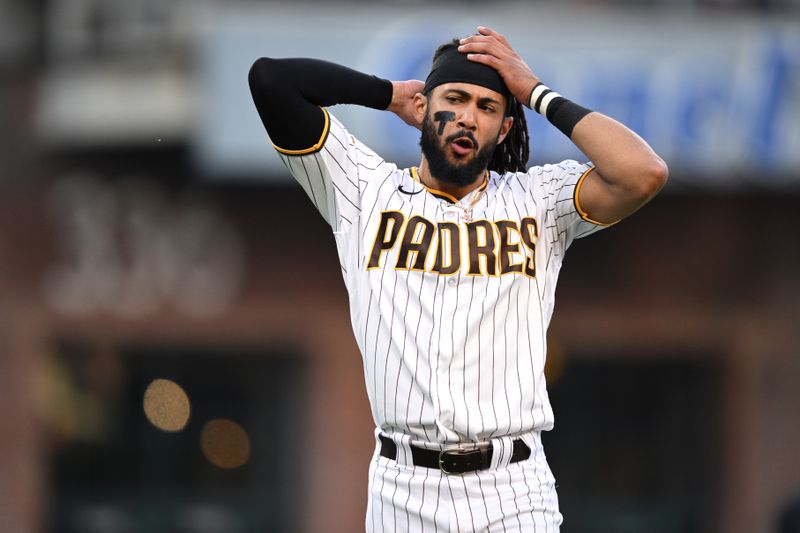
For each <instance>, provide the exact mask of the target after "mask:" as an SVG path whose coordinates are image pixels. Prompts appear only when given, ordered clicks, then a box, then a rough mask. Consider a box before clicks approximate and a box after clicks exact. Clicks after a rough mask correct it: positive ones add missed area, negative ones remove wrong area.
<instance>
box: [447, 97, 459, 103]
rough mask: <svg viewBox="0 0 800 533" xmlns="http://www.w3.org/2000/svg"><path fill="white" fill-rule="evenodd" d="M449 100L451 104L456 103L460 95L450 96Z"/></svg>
mask: <svg viewBox="0 0 800 533" xmlns="http://www.w3.org/2000/svg"><path fill="white" fill-rule="evenodd" d="M447 101H448V102H450V103H451V104H454V103H456V102H458V97H457V96H448V97H447Z"/></svg>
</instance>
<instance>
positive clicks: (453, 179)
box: [419, 113, 500, 187]
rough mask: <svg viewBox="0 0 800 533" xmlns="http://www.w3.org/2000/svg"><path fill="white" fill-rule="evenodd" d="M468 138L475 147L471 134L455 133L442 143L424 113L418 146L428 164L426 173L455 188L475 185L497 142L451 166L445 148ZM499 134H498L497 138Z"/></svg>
mask: <svg viewBox="0 0 800 533" xmlns="http://www.w3.org/2000/svg"><path fill="white" fill-rule="evenodd" d="M465 134H466V135H467V136H469V137H470V138H471V139H472V141H473V143H475V146H478V143H477V141H476V140H475V137H473V136H472V134H471V132H464V131H462V132H457V133H455V134H453V135H451V136H449V137H448V138H447V139H445V140H444V146H442V141H441V140H440V138H439V136H438V135H437V134H436V130H435V129H434V126H433V123H432V122H431V119H430V115H429V114H428V113H425V118H424V119H423V120H422V135H421V136H420V138H419V146H420V148H422V153H423V155H425V160H426V161H427V162H428V171H429V172H430V173H431V175H432V176H433V177H435V178H436V179H438V180H441V181H444V182H447V183H450V184H452V185H455V186H456V187H466V186H468V185H471V184H473V183H475V182H476V181H477V180H478V178H480V177H481V176H482V175H483V171H484V170H485V169H486V166H487V165H488V164H489V161H491V159H492V156H493V155H494V150H495V148H496V144H497V142H496V141H497V140H496V139H495V143H490V144H488V145H487V146H486V147H485V148H482V149H481V148H480V147H479V146H478V147H479V150H478V152H477V153H476V154H475V156H474V157H473V158H472V159H469V160H468V161H466V162H465V163H463V164H460V165H457V164H455V165H454V164H453V163H451V162H450V161H448V159H447V154H446V153H445V150H446V148H445V146H447V145H448V144H449V143H450V142H451V141H452V140H454V139H457V138H458V137H463V136H465ZM499 136H500V132H498V138H499Z"/></svg>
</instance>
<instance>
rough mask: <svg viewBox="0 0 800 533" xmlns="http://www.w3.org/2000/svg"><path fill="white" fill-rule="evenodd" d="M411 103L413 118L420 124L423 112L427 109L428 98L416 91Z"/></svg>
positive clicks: (423, 116)
mask: <svg viewBox="0 0 800 533" xmlns="http://www.w3.org/2000/svg"><path fill="white" fill-rule="evenodd" d="M412 105H413V107H414V118H415V119H416V120H417V123H418V124H422V119H424V118H425V112H426V111H427V109H428V98H427V97H426V96H425V95H424V94H422V93H417V94H415V95H414V102H413V104H412Z"/></svg>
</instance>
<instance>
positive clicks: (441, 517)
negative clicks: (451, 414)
mask: <svg viewBox="0 0 800 533" xmlns="http://www.w3.org/2000/svg"><path fill="white" fill-rule="evenodd" d="M377 435H378V432H377V431H376V449H375V454H374V456H373V458H372V464H371V465H370V470H369V476H370V479H369V501H368V506H367V519H366V530H367V532H368V533H378V532H386V533H395V532H398V533H399V532H428V533H433V532H447V533H456V532H458V533H461V532H473V531H474V532H496V531H502V532H504V533H511V532H533V533H558V532H559V528H560V525H561V521H562V517H561V513H560V512H559V511H558V497H557V495H556V490H555V479H554V478H553V474H552V473H551V472H550V467H549V466H548V465H547V459H546V457H545V455H544V450H543V448H542V443H541V438H540V433H539V432H535V433H530V434H528V435H524V436H522V437H521V438H522V439H523V440H524V441H525V443H526V444H527V445H528V446H529V447H530V448H531V457H530V458H529V459H527V460H525V461H520V462H517V463H513V464H509V459H510V457H511V451H512V439H511V438H510V437H502V438H497V439H492V445H493V448H494V452H493V454H492V466H491V468H489V469H486V470H481V471H477V472H470V473H467V474H445V473H443V472H441V471H439V470H435V469H430V468H425V467H419V466H414V465H413V463H411V450H410V448H409V446H408V445H409V441H410V438H409V437H408V436H406V435H391V436H390V437H391V438H392V439H393V440H394V441H395V443H396V444H397V461H393V460H391V459H387V458H386V457H382V456H381V455H380V441H378V439H377Z"/></svg>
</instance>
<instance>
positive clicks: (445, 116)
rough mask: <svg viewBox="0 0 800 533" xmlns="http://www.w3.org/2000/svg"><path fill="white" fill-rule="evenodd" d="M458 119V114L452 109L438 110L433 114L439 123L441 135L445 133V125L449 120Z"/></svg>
mask: <svg viewBox="0 0 800 533" xmlns="http://www.w3.org/2000/svg"><path fill="white" fill-rule="evenodd" d="M455 119H456V114H455V113H453V112H452V111H437V112H436V113H434V114H433V120H435V121H436V122H438V123H439V131H438V133H439V135H441V134H442V133H444V126H445V124H447V123H448V122H452V121H454V120H455Z"/></svg>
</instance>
